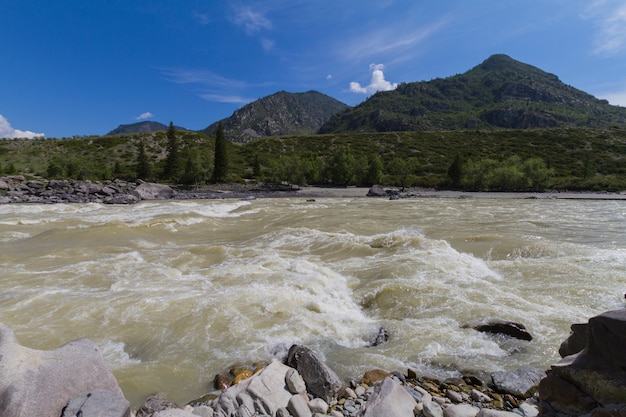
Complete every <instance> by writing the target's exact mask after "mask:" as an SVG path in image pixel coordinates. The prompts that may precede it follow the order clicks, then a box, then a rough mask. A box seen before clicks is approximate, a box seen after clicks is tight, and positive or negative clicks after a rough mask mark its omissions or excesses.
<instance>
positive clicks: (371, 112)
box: [319, 54, 626, 133]
mask: <svg viewBox="0 0 626 417" xmlns="http://www.w3.org/2000/svg"><path fill="white" fill-rule="evenodd" d="M612 124H614V125H619V126H625V125H626V108H623V107H618V106H611V105H609V103H608V102H607V101H606V100H599V99H597V98H595V97H593V96H592V95H590V94H587V93H585V92H583V91H581V90H578V89H576V88H574V87H571V86H568V85H566V84H564V83H562V82H561V81H560V80H559V78H558V77H557V76H556V75H553V74H549V73H547V72H544V71H542V70H540V69H539V68H536V67H533V66H532V65H528V64H525V63H522V62H519V61H516V60H514V59H512V58H510V57H509V56H507V55H503V54H498V55H493V56H491V57H489V58H488V59H487V60H485V61H484V62H483V63H481V64H480V65H478V66H476V67H474V68H472V69H471V70H469V71H467V72H465V73H463V74H460V75H455V76H451V77H448V78H437V79H434V80H431V81H422V82H411V83H403V84H401V85H399V86H398V88H397V89H395V90H393V91H384V92H378V93H376V94H374V95H373V96H371V97H370V98H368V99H367V100H365V101H364V102H363V103H361V104H359V105H357V106H356V107H353V108H349V109H346V110H344V111H342V112H340V113H337V114H336V115H334V116H333V117H331V119H330V120H329V121H328V122H327V123H325V124H324V126H322V128H320V130H319V133H340V132H389V131H426V130H458V129H528V128H555V127H568V126H571V127H575V126H576V127H602V126H609V125H612Z"/></svg>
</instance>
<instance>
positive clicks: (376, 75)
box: [350, 64, 398, 94]
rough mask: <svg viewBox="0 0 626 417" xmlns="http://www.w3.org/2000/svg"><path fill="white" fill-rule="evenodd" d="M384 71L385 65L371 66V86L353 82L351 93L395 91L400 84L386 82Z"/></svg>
mask: <svg viewBox="0 0 626 417" xmlns="http://www.w3.org/2000/svg"><path fill="white" fill-rule="evenodd" d="M384 69H385V66H384V65H383V64H371V65H370V72H371V73H372V79H371V81H370V83H369V85H366V86H362V85H361V84H360V83H358V82H356V81H352V82H351V83H350V91H352V92H353V93H360V94H373V93H375V92H377V91H390V90H395V89H396V87H398V83H390V82H389V81H387V80H385V74H384V72H383V70H384Z"/></svg>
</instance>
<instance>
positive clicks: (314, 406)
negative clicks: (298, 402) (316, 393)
mask: <svg viewBox="0 0 626 417" xmlns="http://www.w3.org/2000/svg"><path fill="white" fill-rule="evenodd" d="M309 409H310V410H311V412H312V413H313V414H315V413H320V414H326V412H327V411H328V403H327V402H326V401H324V400H322V399H321V398H313V399H312V400H311V401H309Z"/></svg>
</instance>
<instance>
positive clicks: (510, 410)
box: [0, 309, 626, 417]
mask: <svg viewBox="0 0 626 417" xmlns="http://www.w3.org/2000/svg"><path fill="white" fill-rule="evenodd" d="M509 324H511V323H509ZM513 324H514V323H513ZM508 327H511V326H508ZM513 327H516V329H513V330H515V333H514V336H511V337H518V336H520V335H521V336H523V335H524V332H523V330H524V329H523V326H521V327H520V326H519V325H516V326H513ZM495 329H499V327H494V328H493V329H491V330H490V329H485V330H483V331H495ZM520 330H521V331H522V332H521V333H520ZM625 335H626V309H621V310H615V311H609V312H606V313H604V314H601V315H599V316H596V317H593V318H591V319H590V320H589V322H588V323H583V324H574V325H573V326H572V333H571V335H570V337H569V338H568V339H567V340H566V341H565V342H563V344H562V345H561V347H560V350H559V352H560V353H561V355H562V356H563V360H562V361H561V362H559V363H557V364H555V365H553V366H552V367H551V369H549V370H547V371H546V370H538V369H532V368H522V369H517V370H512V371H506V372H495V373H493V374H491V375H490V376H489V378H488V380H485V379H484V378H481V377H479V376H477V375H469V374H468V375H464V376H463V377H461V378H450V379H446V380H437V379H433V378H429V377H426V376H423V375H418V374H417V373H416V372H415V371H414V370H412V369H406V370H404V371H402V372H399V371H391V372H389V371H387V370H381V369H372V370H370V371H368V372H366V373H365V374H364V375H363V376H362V377H361V378H359V379H358V380H352V381H342V380H340V378H339V377H338V376H337V375H336V374H335V372H333V370H332V369H330V368H329V367H328V366H327V365H326V364H325V362H324V360H323V358H322V357H321V356H320V355H319V354H318V353H316V352H314V351H312V350H311V349H309V348H307V347H306V346H301V345H293V346H292V347H291V348H290V349H289V352H288V354H287V355H286V357H284V358H274V359H272V361H271V362H269V363H266V364H256V365H251V366H236V367H233V368H231V369H230V371H229V373H228V374H219V375H216V376H215V379H214V381H213V383H214V388H215V391H213V392H210V393H209V394H207V395H206V396H204V397H203V398H200V399H197V400H194V401H191V402H189V403H188V404H187V405H184V406H179V405H177V404H174V403H173V402H171V401H168V400H167V399H166V398H165V397H163V396H160V395H153V396H150V397H148V398H147V399H146V401H145V402H144V404H143V405H141V406H140V407H139V408H138V409H137V410H135V411H134V412H133V411H132V410H131V407H130V403H129V402H128V401H127V400H126V399H125V398H124V396H123V393H122V391H121V389H120V387H119V385H118V384H117V382H116V380H115V378H114V376H113V374H112V373H111V371H110V370H109V368H108V367H107V364H106V363H105V361H104V359H103V357H102V354H101V352H100V350H99V348H98V347H97V346H96V345H95V344H94V343H93V342H91V341H89V340H87V339H79V340H75V341H73V342H70V343H67V344H65V345H63V346H61V347H59V348H57V349H54V350H51V351H39V350H34V349H29V348H27V347H24V346H22V345H20V344H19V342H18V341H17V338H16V337H15V335H14V334H13V331H12V330H11V329H10V328H9V327H8V326H6V325H4V324H1V323H0V415H2V416H3V417H26V416H28V417H31V416H38V417H130V416H135V417H197V416H204V417H254V416H259V417H260V416H270V417H290V416H292V417H324V416H332V417H415V416H417V417H421V416H424V417H519V416H525V417H534V416H538V415H541V416H553V417H557V416H563V417H566V416H583V415H584V416H592V417H602V416H616V417H623V416H626V362H625V361H626V359H625V356H624V352H625V351H626V337H625ZM381 342H382V343H384V340H381Z"/></svg>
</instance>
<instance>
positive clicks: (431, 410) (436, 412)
mask: <svg viewBox="0 0 626 417" xmlns="http://www.w3.org/2000/svg"><path fill="white" fill-rule="evenodd" d="M423 413H424V415H425V416H426V417H443V409H442V408H441V406H440V405H439V404H438V403H437V402H436V401H429V402H427V403H424V411H423Z"/></svg>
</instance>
